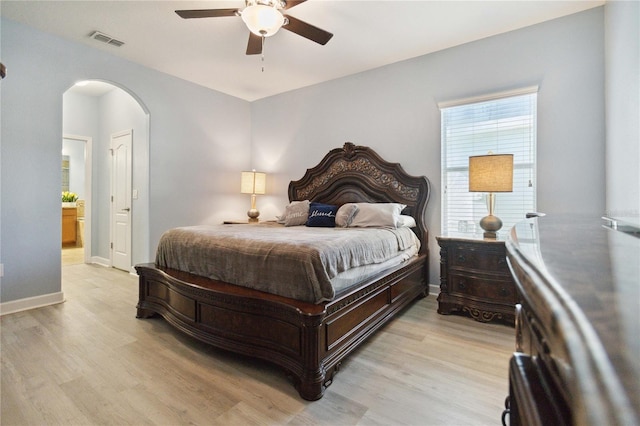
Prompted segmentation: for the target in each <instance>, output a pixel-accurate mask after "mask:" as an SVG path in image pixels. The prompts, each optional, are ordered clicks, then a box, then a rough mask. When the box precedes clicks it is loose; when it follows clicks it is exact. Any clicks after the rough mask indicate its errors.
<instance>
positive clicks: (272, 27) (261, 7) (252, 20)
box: [240, 0, 286, 37]
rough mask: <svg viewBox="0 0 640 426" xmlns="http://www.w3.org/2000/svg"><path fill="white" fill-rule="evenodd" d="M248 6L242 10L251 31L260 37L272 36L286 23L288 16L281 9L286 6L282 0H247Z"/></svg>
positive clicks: (244, 19)
mask: <svg viewBox="0 0 640 426" xmlns="http://www.w3.org/2000/svg"><path fill="white" fill-rule="evenodd" d="M246 4H247V7H245V8H244V10H242V12H240V16H241V17H242V20H243V21H244V23H245V24H246V25H247V28H249V31H251V32H252V33H254V34H255V35H257V36H260V37H270V36H272V35H274V34H275V33H277V32H278V30H279V29H280V28H281V27H282V26H283V25H285V24H286V18H285V17H284V16H283V15H282V12H280V10H279V9H281V8H283V7H284V2H282V1H280V0H246Z"/></svg>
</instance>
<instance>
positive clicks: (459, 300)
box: [436, 234, 518, 324]
mask: <svg viewBox="0 0 640 426" xmlns="http://www.w3.org/2000/svg"><path fill="white" fill-rule="evenodd" d="M436 239H437V240H438V244H439V245H440V294H439V295H438V313H440V314H445V315H447V314H450V313H452V312H455V311H461V312H465V313H468V314H469V315H470V316H471V317H472V318H474V319H475V320H477V321H482V322H488V321H492V320H502V321H505V322H507V323H510V324H514V322H515V305H516V303H517V301H518V297H517V293H516V288H515V284H514V282H513V278H512V277H511V273H510V272H509V267H508V266H507V258H506V250H505V245H504V241H501V240H500V239H497V240H493V239H485V238H483V237H482V236H480V235H478V236H474V235H472V234H465V235H464V236H461V237H459V236H440V237H436Z"/></svg>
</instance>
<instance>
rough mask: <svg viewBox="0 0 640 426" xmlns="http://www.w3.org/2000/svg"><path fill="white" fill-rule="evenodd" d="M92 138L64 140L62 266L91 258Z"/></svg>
mask: <svg viewBox="0 0 640 426" xmlns="http://www.w3.org/2000/svg"><path fill="white" fill-rule="evenodd" d="M91 148H92V138H91V137H89V136H78V135H70V134H65V135H64V136H63V139H62V163H61V167H62V196H61V200H62V206H61V207H62V208H61V213H62V229H61V235H62V265H63V266H64V265H75V264H79V263H88V262H89V259H90V256H91V249H90V248H91V215H90V214H89V213H90V212H91V176H92V173H91V161H87V159H90V158H91Z"/></svg>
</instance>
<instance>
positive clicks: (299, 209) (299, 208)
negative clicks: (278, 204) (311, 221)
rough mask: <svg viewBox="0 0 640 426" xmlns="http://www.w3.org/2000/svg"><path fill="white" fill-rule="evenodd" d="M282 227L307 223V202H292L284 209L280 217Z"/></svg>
mask: <svg viewBox="0 0 640 426" xmlns="http://www.w3.org/2000/svg"><path fill="white" fill-rule="evenodd" d="M282 217H283V219H284V226H299V225H304V224H306V223H307V218H308V217H309V200H304V201H292V202H291V203H290V204H289V205H288V206H287V207H285V209H284V214H283V215H282Z"/></svg>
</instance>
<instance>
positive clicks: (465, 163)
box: [439, 88, 537, 235]
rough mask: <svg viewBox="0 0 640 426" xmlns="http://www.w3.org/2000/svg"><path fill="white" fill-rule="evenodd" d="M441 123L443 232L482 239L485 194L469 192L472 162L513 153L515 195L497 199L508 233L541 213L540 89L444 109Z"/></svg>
mask: <svg viewBox="0 0 640 426" xmlns="http://www.w3.org/2000/svg"><path fill="white" fill-rule="evenodd" d="M439 106H440V109H441V120H442V127H441V131H442V233H443V234H444V235H446V234H451V233H458V232H460V233H468V234H474V233H477V234H480V233H482V229H480V226H479V224H478V223H479V222H480V219H482V218H483V217H484V216H486V215H487V214H488V209H487V204H486V201H485V198H486V196H485V194H483V193H477V192H469V157H470V156H472V155H485V154H488V153H489V152H491V153H493V154H513V155H514V166H513V192H508V193H498V194H496V206H495V213H494V214H495V215H496V216H497V217H499V218H500V219H501V220H502V222H503V225H502V229H501V233H502V234H504V233H505V232H506V231H508V230H509V229H510V228H511V227H512V226H513V225H514V224H515V223H516V222H519V221H520V220H522V219H524V218H525V214H526V213H527V212H532V211H535V210H536V191H535V188H536V176H535V171H536V110H537V88H528V89H524V90H522V91H519V92H517V93H515V94H514V92H511V93H508V94H496V95H493V96H490V97H486V98H484V99H473V100H467V101H460V102H455V103H447V104H440V105H439Z"/></svg>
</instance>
